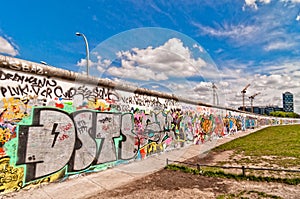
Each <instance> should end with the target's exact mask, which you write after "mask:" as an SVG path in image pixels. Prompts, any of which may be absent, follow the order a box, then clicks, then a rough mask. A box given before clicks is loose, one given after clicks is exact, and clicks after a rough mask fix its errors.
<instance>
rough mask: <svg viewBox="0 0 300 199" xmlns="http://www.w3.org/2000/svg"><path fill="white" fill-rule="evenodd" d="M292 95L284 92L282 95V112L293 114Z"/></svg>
mask: <svg viewBox="0 0 300 199" xmlns="http://www.w3.org/2000/svg"><path fill="white" fill-rule="evenodd" d="M293 98H294V97H293V94H292V93H290V92H285V93H283V94H282V103H283V111H284V112H294V99H293Z"/></svg>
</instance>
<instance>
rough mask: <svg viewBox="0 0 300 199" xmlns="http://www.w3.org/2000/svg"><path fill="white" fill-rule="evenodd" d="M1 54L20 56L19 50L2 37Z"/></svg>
mask: <svg viewBox="0 0 300 199" xmlns="http://www.w3.org/2000/svg"><path fill="white" fill-rule="evenodd" d="M0 53H5V54H8V55H11V56H16V55H18V54H19V53H18V50H17V49H16V48H15V47H14V46H13V45H12V44H11V43H10V42H9V41H8V40H6V39H4V38H3V37H1V36H0Z"/></svg>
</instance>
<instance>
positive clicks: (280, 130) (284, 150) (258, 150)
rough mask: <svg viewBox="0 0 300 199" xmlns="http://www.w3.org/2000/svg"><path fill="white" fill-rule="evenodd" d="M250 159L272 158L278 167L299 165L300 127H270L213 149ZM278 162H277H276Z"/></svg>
mask: <svg viewBox="0 0 300 199" xmlns="http://www.w3.org/2000/svg"><path fill="white" fill-rule="evenodd" d="M213 150H214V151H217V152H218V151H226V150H234V151H235V154H243V155H245V156H251V157H254V158H255V157H256V158H258V157H262V156H264V157H265V156H273V157H274V158H273V160H272V161H275V162H273V163H276V164H278V165H280V166H285V167H289V166H297V165H300V125H286V126H272V127H267V128H265V129H262V130H259V131H257V132H255V133H252V134H250V135H248V136H245V137H241V138H238V139H235V140H233V141H231V142H228V143H226V144H223V145H221V146H219V147H216V148H215V149H213ZM276 160H278V161H276Z"/></svg>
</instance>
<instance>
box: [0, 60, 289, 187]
mask: <svg viewBox="0 0 300 199" xmlns="http://www.w3.org/2000/svg"><path fill="white" fill-rule="evenodd" d="M0 58H1V57H0ZM12 61H13V60H8V62H7V64H8V63H10V65H7V67H4V68H5V69H3V70H2V69H0V82H1V84H0V168H1V170H0V178H1V183H2V184H1V186H0V192H8V191H14V190H18V189H21V188H24V187H26V186H34V185H37V184H40V183H49V182H52V181H56V180H59V179H62V178H65V177H67V176H69V175H76V174H79V173H82V172H91V171H97V170H101V169H103V168H104V169H105V168H108V167H110V166H115V165H118V164H121V163H125V162H128V161H130V160H135V159H145V158H147V157H148V156H151V155H152V154H157V153H161V152H165V151H168V150H172V149H175V148H180V147H183V146H186V145H190V144H205V142H207V141H209V140H212V139H216V138H220V137H223V136H226V135H228V134H234V133H238V132H239V131H242V130H246V129H251V128H256V127H258V126H262V125H274V124H282V123H289V122H293V121H283V120H281V121H279V120H278V119H274V118H267V117H257V116H253V115H245V114H241V113H240V112H235V111H227V110H225V109H217V108H212V107H203V106H197V105H192V104H186V103H181V102H178V101H176V100H174V99H164V98H161V97H158V96H153V95H146V94H137V93H130V92H126V91H121V90H116V89H112V88H106V87H101V86H97V85H85V84H80V83H74V82H69V81H67V80H60V79H56V78H53V77H50V76H45V75H43V76H38V75H31V74H29V73H30V72H32V71H33V70H35V72H36V74H40V75H41V74H45V72H46V71H45V70H43V68H41V69H40V68H38V67H36V68H35V67H33V66H30V67H29V66H28V64H27V65H26V64H22V63H11V62H12ZM39 67H40V66H39ZM7 68H9V69H7Z"/></svg>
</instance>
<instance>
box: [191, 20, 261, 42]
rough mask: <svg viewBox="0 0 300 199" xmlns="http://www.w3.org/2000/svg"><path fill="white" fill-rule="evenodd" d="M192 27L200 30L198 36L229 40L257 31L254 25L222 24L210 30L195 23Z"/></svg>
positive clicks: (247, 35)
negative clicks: (227, 38) (226, 38)
mask: <svg viewBox="0 0 300 199" xmlns="http://www.w3.org/2000/svg"><path fill="white" fill-rule="evenodd" d="M193 25H195V26H197V27H198V28H199V29H200V34H202V35H211V36H215V37H229V38H238V37H249V36H251V35H252V34H253V33H255V32H257V31H258V30H259V28H258V27H256V26H254V25H244V24H239V25H232V24H227V23H224V24H222V26H221V27H218V28H211V27H208V26H203V25H201V24H198V23H196V22H193Z"/></svg>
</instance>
